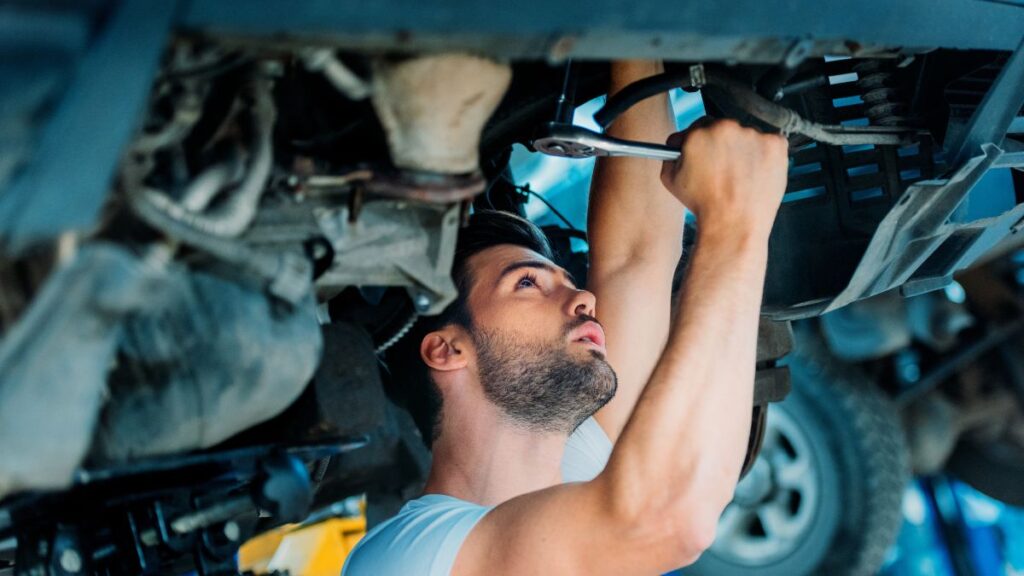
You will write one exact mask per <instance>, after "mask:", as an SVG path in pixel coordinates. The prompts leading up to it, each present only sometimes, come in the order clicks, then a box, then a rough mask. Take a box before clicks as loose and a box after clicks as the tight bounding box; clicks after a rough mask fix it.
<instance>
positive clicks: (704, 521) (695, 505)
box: [673, 483, 733, 567]
mask: <svg viewBox="0 0 1024 576" xmlns="http://www.w3.org/2000/svg"><path fill="white" fill-rule="evenodd" d="M727 485H728V483H721V484H718V485H716V486H714V487H706V488H705V489H704V490H701V491H699V492H696V493H695V494H694V497H691V498H686V499H685V501H684V502H680V505H679V507H678V509H677V511H676V513H675V516H676V518H675V520H674V522H673V524H674V530H673V532H674V533H675V534H674V539H675V541H676V542H677V544H678V545H679V547H680V549H679V554H680V556H679V557H678V558H677V561H678V562H679V566H680V567H682V566H688V565H690V564H693V563H694V562H696V561H697V559H698V558H700V556H701V554H703V553H704V552H705V551H706V550H707V549H708V548H710V547H711V545H712V544H713V543H714V542H715V535H716V531H717V529H718V520H719V518H721V516H722V512H723V511H724V510H725V507H726V506H727V505H728V503H729V502H730V501H731V500H732V495H733V489H731V488H730V489H726V488H724V486H727Z"/></svg>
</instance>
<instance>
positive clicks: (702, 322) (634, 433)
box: [606, 222, 767, 532]
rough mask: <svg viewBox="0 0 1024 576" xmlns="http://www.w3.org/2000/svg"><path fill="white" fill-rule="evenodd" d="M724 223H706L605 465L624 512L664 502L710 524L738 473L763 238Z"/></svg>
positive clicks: (660, 507)
mask: <svg viewBox="0 0 1024 576" xmlns="http://www.w3.org/2000/svg"><path fill="white" fill-rule="evenodd" d="M698 225H699V226H700V223H699V222H698ZM728 228H729V227H728V226H725V225H721V226H717V227H716V226H715V223H711V222H708V223H706V225H705V226H701V232H700V233H699V235H698V242H697V247H696V249H695V252H694V255H693V258H692V260H691V262H690V267H689V270H688V272H687V277H686V281H685V284H684V288H683V291H682V293H681V295H680V299H681V300H680V306H679V313H678V317H677V318H676V320H675V322H674V324H673V326H672V329H671V331H670V335H669V340H668V343H667V345H666V347H665V350H664V352H663V354H662V356H661V359H660V360H659V361H658V364H657V366H656V367H655V369H654V372H653V374H652V375H651V378H650V381H649V382H648V384H647V386H646V388H645V389H644V391H643V394H642V395H641V397H640V399H639V401H638V402H637V405H636V408H635V409H634V411H633V414H632V417H631V418H630V420H629V422H628V423H627V425H626V428H625V430H624V431H623V433H622V436H621V437H620V438H619V441H618V444H617V445H616V447H615V451H614V452H613V454H612V457H611V460H610V462H609V465H608V468H607V469H606V474H607V475H608V481H609V482H610V483H611V485H612V486H613V487H614V488H613V491H614V493H615V496H614V497H615V499H616V505H621V506H623V507H624V513H625V514H626V515H627V516H628V515H630V514H640V515H644V514H650V513H652V512H655V511H661V513H663V514H666V515H668V516H673V515H676V517H680V518H688V519H692V521H693V522H695V523H696V524H697V525H698V527H700V526H701V525H702V524H703V529H707V528H708V527H707V524H708V523H710V524H711V526H710V528H711V530H712V532H713V526H714V525H713V522H714V520H716V519H717V516H718V514H719V513H720V512H721V509H722V508H723V507H724V506H725V504H727V503H728V501H729V499H730V498H731V494H732V489H733V488H734V486H735V484H736V482H737V480H738V477H739V471H740V467H741V465H742V461H743V457H744V454H745V451H746V445H747V438H748V434H749V426H750V410H751V403H752V398H753V382H754V364H755V359H756V344H757V323H758V314H759V309H760V303H761V294H762V286H763V282H764V273H765V265H766V261H767V241H766V238H763V237H761V235H752V234H747V233H746V232H744V231H737V230H734V229H732V230H730V229H728Z"/></svg>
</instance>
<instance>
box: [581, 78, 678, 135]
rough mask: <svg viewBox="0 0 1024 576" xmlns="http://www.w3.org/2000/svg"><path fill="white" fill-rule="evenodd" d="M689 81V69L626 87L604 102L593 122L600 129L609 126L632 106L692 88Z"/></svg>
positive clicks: (639, 81)
mask: <svg viewBox="0 0 1024 576" xmlns="http://www.w3.org/2000/svg"><path fill="white" fill-rule="evenodd" d="M693 87H694V86H693V83H692V82H691V80H690V69H689V68H683V69H679V70H672V71H669V72H662V73H661V74H656V75H654V76H650V77H648V78H644V79H643V80H638V81H636V82H633V83H632V84H630V85H629V86H626V87H625V88H623V89H622V90H620V91H619V92H617V93H616V94H615V95H614V96H612V97H611V98H609V99H608V101H607V102H605V105H604V106H603V107H602V108H601V109H600V110H598V111H597V112H596V113H595V114H594V120H595V121H596V122H597V124H598V126H600V127H601V128H602V129H606V128H608V127H609V126H611V124H612V122H615V119H616V118H618V117H619V116H621V115H622V113H623V112H625V111H626V110H629V109H630V108H632V107H633V105H634V104H636V103H637V102H640V101H641V100H646V99H648V98H650V97H651V96H656V95H658V94H661V93H662V92H668V91H669V90H672V89H673V88H683V89H686V88H693Z"/></svg>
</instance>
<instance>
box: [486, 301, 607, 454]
mask: <svg viewBox="0 0 1024 576" xmlns="http://www.w3.org/2000/svg"><path fill="white" fill-rule="evenodd" d="M588 320H592V318H587V317H581V318H580V319H579V320H577V321H574V322H572V323H570V325H568V326H566V328H565V331H564V333H563V335H562V337H561V338H558V339H555V340H553V341H546V342H537V341H531V342H523V341H521V340H520V339H518V338H515V337H513V336H511V335H509V334H505V333H502V332H500V331H486V330H481V329H477V330H474V332H473V340H474V342H475V344H476V347H477V356H478V362H479V372H480V382H481V384H482V386H483V390H484V395H485V396H486V397H487V398H488V399H489V400H490V401H491V402H493V403H494V404H495V405H497V406H498V408H499V409H501V410H502V412H504V413H505V415H506V416H508V418H509V419H511V420H512V421H513V422H514V423H515V424H518V425H521V426H522V427H524V428H526V429H528V430H531V431H538V432H556V433H563V434H570V433H571V432H572V431H573V430H575V429H576V427H578V426H579V425H580V424H582V423H583V421H584V420H586V419H587V418H589V417H590V416H593V415H594V413H595V412H597V411H598V410H599V409H600V408H601V407H602V406H604V405H605V404H607V403H608V401H609V400H611V399H612V397H613V396H614V395H615V389H616V387H617V386H618V381H617V378H616V376H615V371H614V370H612V367H611V365H609V364H608V362H607V361H606V360H605V358H604V355H603V354H601V353H600V352H598V351H596V350H588V351H587V352H588V354H587V355H586V356H585V357H582V358H581V357H579V356H578V355H574V354H571V353H570V351H569V349H568V346H567V338H568V335H569V333H570V332H571V331H572V330H574V329H576V328H578V327H579V326H581V325H582V324H583V323H584V322H586V321H588Z"/></svg>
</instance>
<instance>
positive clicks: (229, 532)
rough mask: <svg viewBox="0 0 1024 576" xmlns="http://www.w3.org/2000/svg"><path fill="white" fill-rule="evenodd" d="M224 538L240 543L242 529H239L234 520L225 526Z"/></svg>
mask: <svg viewBox="0 0 1024 576" xmlns="http://www.w3.org/2000/svg"><path fill="white" fill-rule="evenodd" d="M224 537H225V538H227V539H228V540H230V541H232V542H238V539H239V538H241V537H242V529H241V528H239V527H238V522H235V521H234V520H232V521H231V522H227V523H225V524H224Z"/></svg>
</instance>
